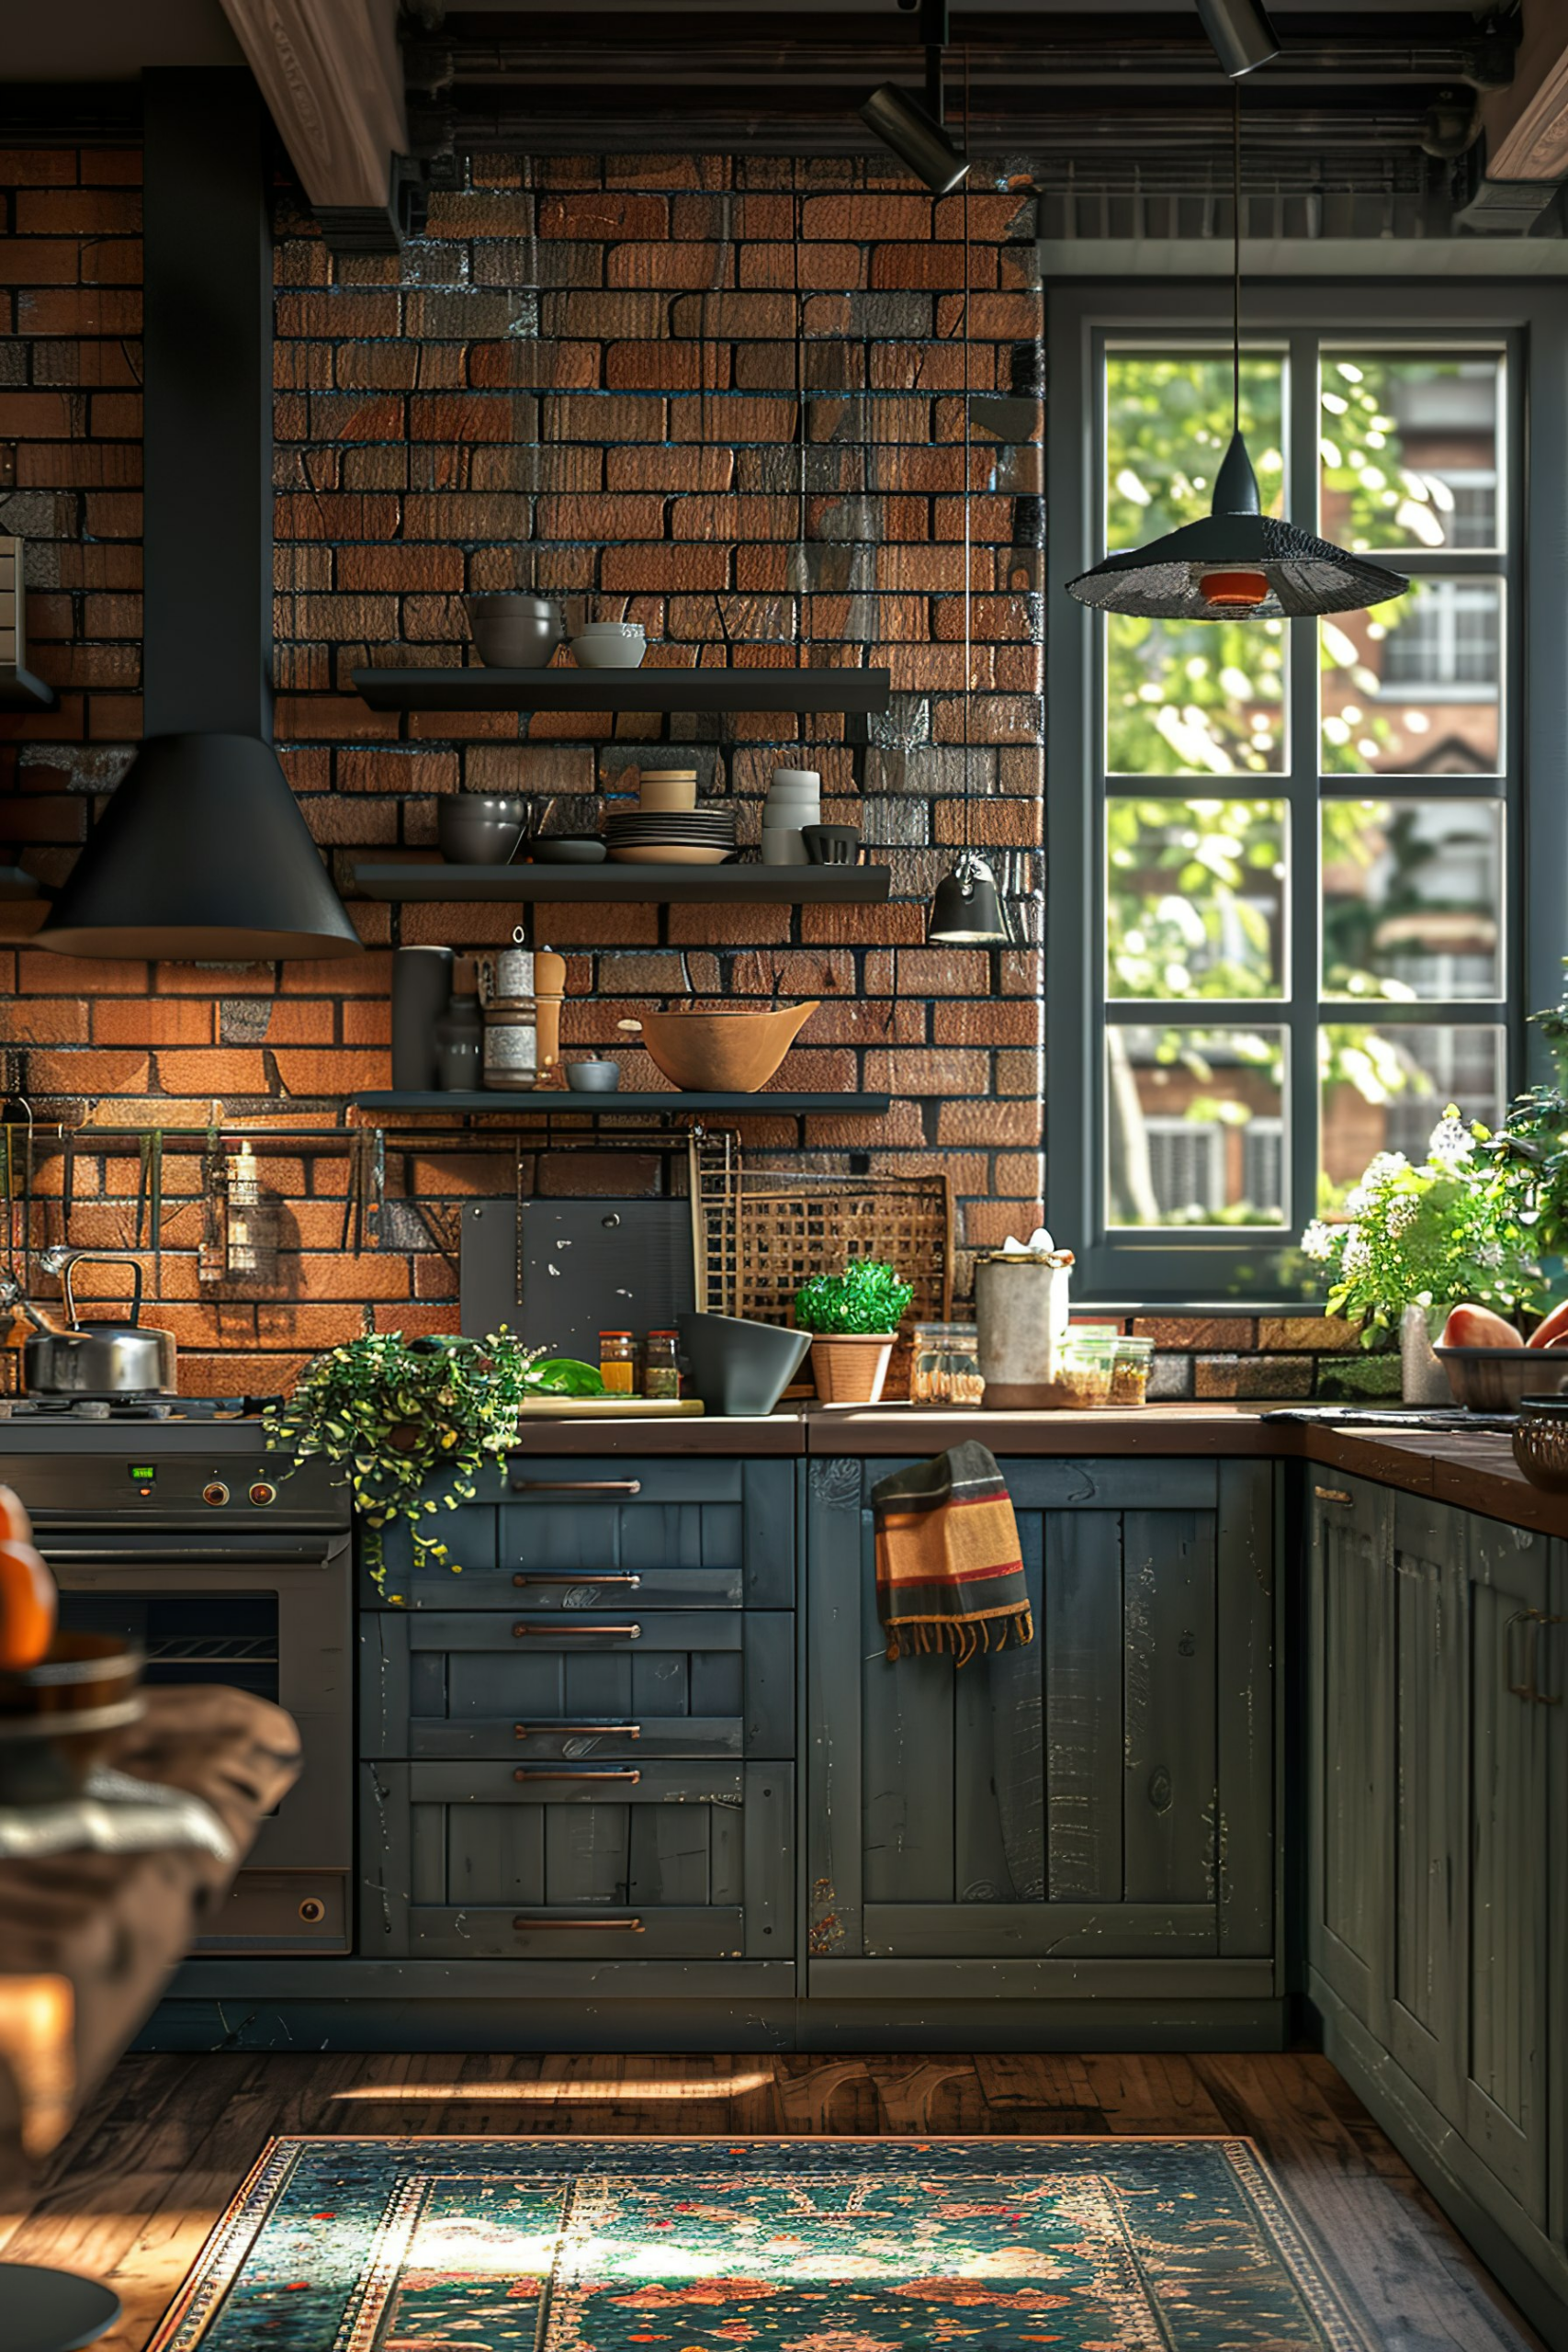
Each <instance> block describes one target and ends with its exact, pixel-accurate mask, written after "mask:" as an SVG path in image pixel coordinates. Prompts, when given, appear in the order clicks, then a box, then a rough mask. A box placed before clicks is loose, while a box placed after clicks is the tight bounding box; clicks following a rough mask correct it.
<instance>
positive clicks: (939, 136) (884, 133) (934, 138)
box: [860, 82, 969, 196]
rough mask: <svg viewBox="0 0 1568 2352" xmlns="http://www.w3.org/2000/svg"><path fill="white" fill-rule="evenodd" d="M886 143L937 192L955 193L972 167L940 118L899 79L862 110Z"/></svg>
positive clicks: (862, 118)
mask: <svg viewBox="0 0 1568 2352" xmlns="http://www.w3.org/2000/svg"><path fill="white" fill-rule="evenodd" d="M860 114H861V120H862V121H863V122H864V123H868V124H869V125H870V127H871V129H872V130H874V131H875V133H876V135H877V137H878V138H879V139H880V140H881V141H882V143H883V145H884V146H885V147H891V149H892V150H893V153H895V154H896V155H897V157H898V159H899V161H900V162H901V163H905V164H908V166H909V169H910V170H911V171H912V172H913V173H914V175H915V177H916V178H917V179H918V180H924V182H925V184H926V186H927V187H929V188H930V190H931V194H932V195H933V196H951V195H952V193H953V189H954V188H955V187H957V186H958V183H959V181H960V180H961V179H962V178H963V177H964V174H965V172H966V171H967V170H968V169H969V164H968V162H967V159H966V158H965V157H964V156H963V155H961V154H960V153H958V150H957V148H956V147H954V145H953V141H952V140H951V139H949V137H948V136H947V133H946V132H945V131H944V130H943V129H942V125H941V123H940V122H933V121H932V119H931V116H930V115H929V114H928V113H927V112H926V109H925V108H924V107H923V106H921V104H920V102H919V99H918V98H914V97H911V96H910V95H909V93H908V90H901V89H900V88H899V86H898V85H897V82H884V84H883V85H882V87H881V88H880V89H879V90H874V91H873V92H872V94H871V96H870V97H869V98H867V100H866V102H865V104H864V106H863V107H862V108H861V110H860Z"/></svg>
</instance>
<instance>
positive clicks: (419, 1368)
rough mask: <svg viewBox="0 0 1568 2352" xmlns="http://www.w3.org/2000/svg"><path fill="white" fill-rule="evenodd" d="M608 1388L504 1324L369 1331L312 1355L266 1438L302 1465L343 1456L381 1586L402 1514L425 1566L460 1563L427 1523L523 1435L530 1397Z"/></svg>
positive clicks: (461, 1499) (475, 1486)
mask: <svg viewBox="0 0 1568 2352" xmlns="http://www.w3.org/2000/svg"><path fill="white" fill-rule="evenodd" d="M540 1393H544V1394H554V1395H558V1396H560V1395H565V1396H575V1397H591V1396H602V1395H603V1394H604V1382H603V1381H602V1380H601V1378H600V1376H599V1374H598V1373H597V1372H596V1371H595V1370H594V1368H593V1367H592V1364H586V1363H578V1362H576V1360H575V1359H574V1358H572V1357H570V1356H555V1357H546V1355H545V1353H544V1351H543V1350H542V1349H539V1348H525V1347H524V1346H523V1344H522V1342H521V1341H520V1340H516V1339H514V1338H513V1335H512V1334H511V1333H510V1332H509V1331H507V1330H505V1329H502V1330H499V1331H492V1332H491V1335H490V1337H489V1338H488V1339H485V1340H439V1339H425V1340H405V1339H404V1338H403V1336H402V1334H401V1332H400V1331H372V1332H367V1334H366V1335H365V1336H364V1337H363V1338H362V1339H358V1340H345V1341H344V1343H343V1344H342V1346H340V1347H335V1348H329V1349H328V1350H327V1351H325V1353H324V1354H322V1355H319V1356H315V1357H313V1358H312V1359H311V1361H310V1363H308V1364H307V1365H306V1366H305V1368H304V1370H303V1372H301V1374H299V1379H298V1380H297V1381H296V1382H295V1384H294V1393H293V1395H292V1396H291V1397H288V1400H287V1402H285V1403H283V1404H281V1405H275V1406H271V1407H269V1408H268V1409H267V1411H266V1413H265V1416H264V1427H265V1432H266V1442H267V1443H268V1445H269V1446H273V1447H276V1448H278V1449H280V1450H282V1451H285V1452H287V1453H292V1454H293V1456H294V1458H295V1461H296V1463H299V1462H305V1461H309V1460H310V1459H311V1457H312V1456H317V1457H320V1458H321V1459H323V1460H325V1461H328V1462H335V1463H341V1464H343V1465H344V1472H345V1475H346V1479H347V1484H348V1488H349V1493H350V1497H351V1499H352V1501H353V1505H354V1509H355V1512H356V1514H357V1515H358V1517H359V1518H360V1520H361V1521H362V1523H363V1526H364V1530H365V1542H364V1554H363V1556H364V1559H365V1562H366V1565H367V1566H368V1568H369V1570H370V1573H371V1575H372V1576H373V1577H375V1579H376V1582H377V1585H378V1586H379V1585H380V1583H381V1579H382V1577H383V1576H384V1575H385V1573H386V1554H385V1544H386V1532H387V1530H388V1528H389V1527H390V1526H392V1525H393V1524H394V1523H395V1522H397V1521H403V1522H404V1523H405V1524H406V1525H407V1527H408V1530H409V1534H410V1537H411V1540H412V1544H413V1551H414V1558H415V1561H416V1564H417V1565H419V1566H426V1565H427V1564H428V1563H429V1562H431V1561H435V1562H438V1563H442V1564H444V1565H446V1566H449V1567H452V1568H454V1569H456V1568H460V1567H461V1566H462V1563H461V1561H460V1560H454V1559H452V1558H451V1557H450V1555H449V1553H448V1550H447V1547H446V1544H444V1543H443V1542H442V1541H441V1539H440V1537H439V1535H438V1534H437V1533H436V1532H435V1529H434V1526H433V1525H432V1524H431V1522H432V1521H434V1520H437V1519H438V1518H439V1515H440V1514H441V1513H442V1512H443V1511H448V1510H457V1506H458V1504H459V1503H467V1502H472V1501H473V1499H474V1498H475V1496H476V1494H477V1493H478V1491H479V1476H480V1473H481V1472H483V1471H484V1470H485V1469H486V1468H487V1466H491V1465H493V1464H496V1463H497V1462H498V1460H499V1457H501V1456H502V1455H503V1454H504V1453H506V1451H507V1449H508V1448H509V1447H510V1446H512V1445H513V1444H515V1442H516V1439H517V1416H518V1411H519V1408H521V1406H522V1403H523V1399H524V1397H527V1396H530V1395H535V1394H540ZM286 1475H287V1474H286Z"/></svg>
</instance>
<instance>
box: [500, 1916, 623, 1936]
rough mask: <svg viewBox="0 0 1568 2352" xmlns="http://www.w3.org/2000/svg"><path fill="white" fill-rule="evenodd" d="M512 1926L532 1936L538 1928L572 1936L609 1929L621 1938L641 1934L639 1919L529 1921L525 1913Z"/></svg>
mask: <svg viewBox="0 0 1568 2352" xmlns="http://www.w3.org/2000/svg"><path fill="white" fill-rule="evenodd" d="M512 1925H513V1928H514V1929H516V1930H517V1932H518V1933H519V1934H524V1935H532V1934H533V1933H534V1932H535V1930H536V1928H565V1929H566V1931H567V1932H568V1933H569V1934H570V1935H574V1936H575V1935H577V1934H578V1933H579V1932H580V1931H581V1929H583V1928H601V1929H604V1928H609V1929H611V1930H613V1931H614V1932H615V1933H617V1934H620V1935H623V1936H640V1935H641V1934H642V1932H643V1926H642V1921H641V1920H640V1919H597V1918H592V1919H531V1918H529V1917H527V1915H526V1914H524V1916H523V1917H521V1918H517V1919H513V1922H512Z"/></svg>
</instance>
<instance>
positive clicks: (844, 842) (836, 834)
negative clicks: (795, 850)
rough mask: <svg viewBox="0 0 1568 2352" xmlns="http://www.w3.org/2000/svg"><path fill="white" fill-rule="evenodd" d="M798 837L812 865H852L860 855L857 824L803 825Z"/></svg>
mask: <svg viewBox="0 0 1568 2352" xmlns="http://www.w3.org/2000/svg"><path fill="white" fill-rule="evenodd" d="M800 838H801V840H802V841H803V842H805V843H806V854H807V857H808V858H809V859H810V860H811V863H812V865H853V864H854V863H855V860H856V859H857V858H858V857H859V855H860V827H859V826H858V825H803V826H802V827H801V829H800Z"/></svg>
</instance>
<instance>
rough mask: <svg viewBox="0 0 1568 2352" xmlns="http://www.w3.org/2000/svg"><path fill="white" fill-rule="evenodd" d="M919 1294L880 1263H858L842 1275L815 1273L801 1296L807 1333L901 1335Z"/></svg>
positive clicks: (799, 1316)
mask: <svg viewBox="0 0 1568 2352" xmlns="http://www.w3.org/2000/svg"><path fill="white" fill-rule="evenodd" d="M914 1295H915V1293H914V1289H913V1287H912V1285H911V1284H910V1283H906V1282H901V1281H900V1280H899V1278H898V1276H897V1273H896V1272H894V1270H893V1268H892V1267H891V1266H888V1265H885V1264H884V1263H883V1261H881V1259H879V1258H852V1259H851V1261H850V1262H849V1264H848V1265H847V1266H846V1267H845V1268H844V1271H843V1272H842V1273H841V1274H813V1275H812V1276H811V1279H810V1280H809V1282H804V1283H801V1285H800V1288H799V1289H798V1290H797V1291H796V1292H795V1324H796V1326H797V1328H798V1329H800V1330H802V1331H816V1332H818V1333H820V1334H822V1335H823V1336H824V1337H829V1338H830V1337H833V1336H834V1335H838V1334H841V1335H843V1336H845V1337H849V1336H853V1337H856V1338H859V1337H861V1336H863V1335H865V1334H871V1335H875V1334H881V1333H886V1332H888V1331H896V1330H897V1329H898V1325H899V1323H900V1321H901V1320H902V1317H903V1316H904V1312H905V1310H906V1308H907V1307H908V1304H909V1301H910V1300H911V1299H912V1298H913V1297H914Z"/></svg>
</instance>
